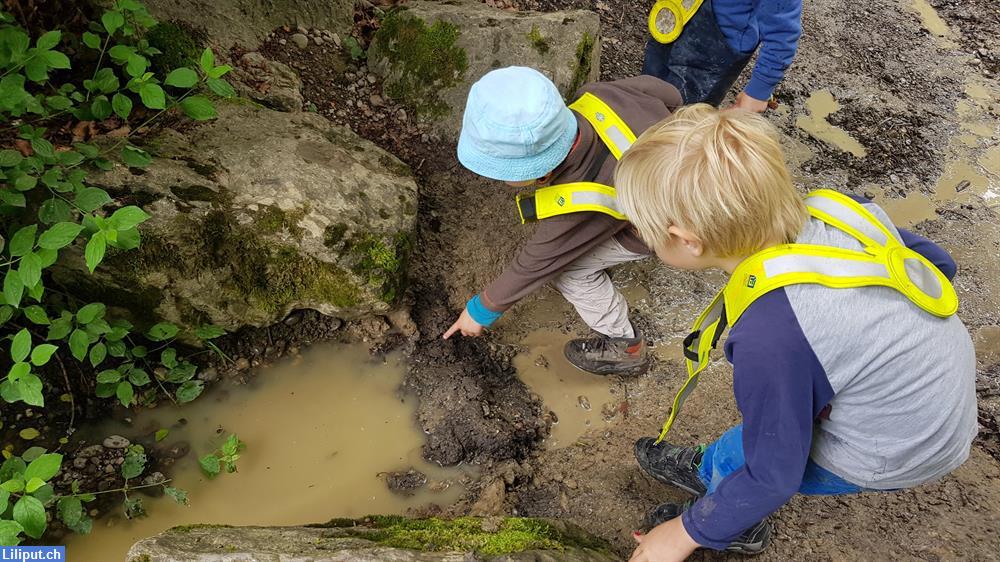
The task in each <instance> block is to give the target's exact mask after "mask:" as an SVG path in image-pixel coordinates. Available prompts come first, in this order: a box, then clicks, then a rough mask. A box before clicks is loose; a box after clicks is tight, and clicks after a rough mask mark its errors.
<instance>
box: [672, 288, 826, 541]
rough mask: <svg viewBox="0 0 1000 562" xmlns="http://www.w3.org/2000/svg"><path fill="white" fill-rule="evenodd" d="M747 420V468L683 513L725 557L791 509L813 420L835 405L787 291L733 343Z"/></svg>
mask: <svg viewBox="0 0 1000 562" xmlns="http://www.w3.org/2000/svg"><path fill="white" fill-rule="evenodd" d="M726 355H727V357H729V360H730V361H731V362H732V363H733V370H734V373H733V391H734V394H735V395H736V405H737V406H738V407H739V410H740V413H741V414H742V415H743V452H744V456H745V459H746V461H745V464H744V465H743V466H742V467H741V468H739V469H738V470H736V471H735V472H733V473H732V474H730V475H728V476H726V478H725V479H723V480H722V482H721V483H720V484H719V486H718V487H717V488H716V489H715V491H714V492H713V493H711V494H708V495H707V496H704V497H702V498H701V499H699V500H698V501H697V502H696V503H695V504H694V505H693V506H692V507H691V509H689V510H687V511H686V512H684V514H683V516H682V519H681V520H682V522H683V524H684V528H685V529H686V530H687V532H688V534H689V535H691V538H693V539H694V540H695V541H696V542H698V543H699V544H701V545H703V546H707V547H709V548H714V549H723V548H725V547H726V546H727V545H729V543H730V542H732V540H733V539H735V538H736V537H737V536H739V534H740V533H742V532H743V531H745V530H746V529H748V528H750V527H752V526H753V525H755V524H757V522H759V521H760V520H762V519H764V518H765V517H767V516H768V515H769V514H771V513H773V512H774V511H776V510H777V509H778V508H779V507H781V506H782V505H784V504H785V503H786V502H787V501H788V500H789V499H790V498H791V497H792V496H793V495H795V493H796V492H797V491H798V489H799V486H800V485H801V483H802V475H803V473H804V472H805V468H806V463H807V462H808V460H809V449H810V447H811V446H812V432H813V420H814V419H815V418H816V416H817V415H818V414H819V412H820V411H821V410H822V409H823V407H825V406H826V404H827V403H829V401H830V399H831V398H833V389H832V388H831V387H830V383H829V381H828V380H827V377H826V372H825V371H824V370H823V367H822V365H820V363H819V360H818V359H817V358H816V354H815V353H814V352H813V350H812V347H810V345H809V342H808V341H807V340H806V337H805V334H803V333H802V329H801V327H800V326H799V323H798V320H797V319H796V317H795V313H794V311H793V310H792V307H791V304H790V303H789V302H788V297H787V296H786V295H785V291H784V289H777V290H774V291H771V292H770V293H767V294H766V295H764V296H762V297H760V298H759V299H758V300H757V301H756V302H754V304H753V305H751V306H750V308H748V309H747V311H746V312H745V313H744V314H743V316H742V317H741V318H740V320H739V322H738V323H737V324H736V326H735V327H734V328H733V330H732V332H731V333H730V335H729V339H728V341H727V343H726Z"/></svg>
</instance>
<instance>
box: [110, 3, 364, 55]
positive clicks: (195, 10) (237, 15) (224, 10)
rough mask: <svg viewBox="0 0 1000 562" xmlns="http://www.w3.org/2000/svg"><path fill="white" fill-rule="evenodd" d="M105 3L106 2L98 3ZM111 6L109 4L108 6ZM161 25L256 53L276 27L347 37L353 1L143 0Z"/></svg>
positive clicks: (226, 46) (351, 18) (223, 45)
mask: <svg viewBox="0 0 1000 562" xmlns="http://www.w3.org/2000/svg"><path fill="white" fill-rule="evenodd" d="M99 1H106V0H99ZM108 3H110V2H108ZM143 3H144V4H145V5H146V6H147V7H148V8H149V12H150V13H151V14H152V15H153V16H154V17H155V18H157V19H159V20H161V21H180V22H184V23H186V24H189V25H190V26H192V27H194V28H195V29H197V30H199V31H201V32H202V33H204V35H206V36H208V37H210V38H211V40H212V43H213V44H216V45H219V46H221V47H224V48H228V47H230V46H232V45H241V46H243V47H245V48H247V49H249V50H255V49H257V47H259V46H260V44H261V42H262V41H263V40H264V38H265V37H266V36H267V34H268V33H270V32H271V31H272V30H274V29H275V28H277V27H280V26H282V25H303V26H305V27H309V28H312V27H318V28H321V29H329V30H330V31H333V32H335V33H345V32H347V31H349V30H350V28H351V25H352V24H353V17H352V16H353V13H354V1H353V0H324V1H322V2H317V1H315V0H238V1H235V2H234V1H230V0H226V1H219V0H144V2H143Z"/></svg>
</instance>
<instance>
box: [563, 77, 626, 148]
mask: <svg viewBox="0 0 1000 562" xmlns="http://www.w3.org/2000/svg"><path fill="white" fill-rule="evenodd" d="M569 108H570V109H572V110H573V111H575V112H577V113H579V114H580V115H581V116H583V118H584V119H586V120H587V121H588V122H589V123H590V124H591V125H592V126H593V127H594V131H595V132H597V136H599V137H601V140H602V141H603V142H604V145H605V146H607V147H608V150H610V151H611V155H612V156H614V157H615V160H621V159H622V154H624V153H625V151H626V150H628V149H629V147H630V146H632V144H633V143H635V138H636V137H635V134H634V133H633V132H632V129H630V128H629V126H628V125H627V124H626V123H625V121H624V120H623V119H622V118H621V117H619V116H618V114H617V113H615V112H614V110H613V109H611V107H610V106H609V105H608V104H606V103H604V100H602V99H601V98H599V97H597V96H595V95H594V94H591V93H590V92H586V93H584V94H583V95H582V96H580V99H578V100H576V101H575V102H573V103H571V104H570V105H569Z"/></svg>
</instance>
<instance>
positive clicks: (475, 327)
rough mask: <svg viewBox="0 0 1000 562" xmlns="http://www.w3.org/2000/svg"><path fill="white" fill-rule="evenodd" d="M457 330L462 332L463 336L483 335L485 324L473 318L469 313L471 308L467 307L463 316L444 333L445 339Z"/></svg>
mask: <svg viewBox="0 0 1000 562" xmlns="http://www.w3.org/2000/svg"><path fill="white" fill-rule="evenodd" d="M455 332H462V335H463V336H469V337H477V336H481V335H483V325H482V324H480V323H479V322H476V321H475V320H473V319H472V316H470V315H469V309H468V308H466V309H465V310H463V311H462V314H461V316H459V317H458V320H456V321H455V323H454V324H452V325H451V328H448V331H447V332H445V333H444V339H448V338H450V337H451V336H452V334H454V333H455Z"/></svg>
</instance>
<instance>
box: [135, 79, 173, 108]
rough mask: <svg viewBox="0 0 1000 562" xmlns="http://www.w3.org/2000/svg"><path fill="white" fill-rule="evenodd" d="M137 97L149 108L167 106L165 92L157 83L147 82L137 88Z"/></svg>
mask: <svg viewBox="0 0 1000 562" xmlns="http://www.w3.org/2000/svg"><path fill="white" fill-rule="evenodd" d="M139 98H140V99H142V104H143V105H145V106H146V107H148V108H149V109H165V108H166V107H167V98H166V94H164V93H163V88H161V87H160V86H159V85H158V84H153V83H150V82H147V83H145V84H143V85H142V87H140V88H139Z"/></svg>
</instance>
